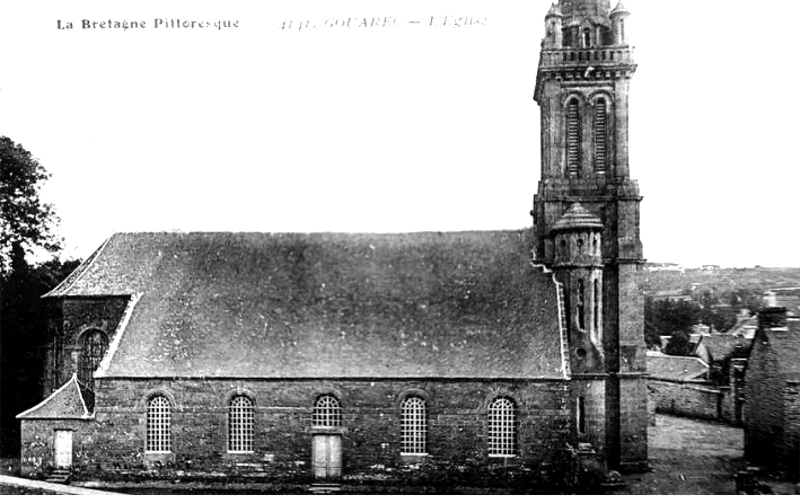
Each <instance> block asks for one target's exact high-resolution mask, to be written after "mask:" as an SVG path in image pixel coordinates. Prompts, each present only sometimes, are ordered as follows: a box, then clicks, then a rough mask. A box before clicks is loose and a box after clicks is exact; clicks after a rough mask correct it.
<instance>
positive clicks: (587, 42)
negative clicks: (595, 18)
mask: <svg viewBox="0 0 800 496" xmlns="http://www.w3.org/2000/svg"><path fill="white" fill-rule="evenodd" d="M583 46H584V47H590V46H592V32H591V31H590V30H589V29H588V28H587V29H584V30H583Z"/></svg>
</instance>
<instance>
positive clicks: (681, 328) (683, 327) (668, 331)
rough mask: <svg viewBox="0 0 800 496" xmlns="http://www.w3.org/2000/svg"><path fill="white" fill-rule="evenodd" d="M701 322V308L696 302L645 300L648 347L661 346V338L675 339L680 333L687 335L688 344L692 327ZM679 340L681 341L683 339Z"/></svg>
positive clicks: (648, 298) (649, 298)
mask: <svg viewBox="0 0 800 496" xmlns="http://www.w3.org/2000/svg"><path fill="white" fill-rule="evenodd" d="M699 321H700V308H699V306H698V305H697V304H696V303H694V302H689V301H671V300H660V301H655V300H653V299H652V298H651V297H647V298H645V303H644V328H645V340H646V342H647V344H648V346H657V345H660V344H661V336H672V337H673V339H674V337H675V336H676V334H680V333H682V334H684V335H685V337H686V341H687V343H688V340H689V334H690V333H691V332H692V326H693V325H695V324H697V323H698V322H699ZM678 339H679V341H680V339H681V338H678ZM688 353H691V350H689V351H688V352H687V354H688Z"/></svg>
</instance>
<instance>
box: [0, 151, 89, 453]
mask: <svg viewBox="0 0 800 496" xmlns="http://www.w3.org/2000/svg"><path fill="white" fill-rule="evenodd" d="M48 177H49V174H48V173H47V172H46V171H45V170H44V168H43V167H42V166H41V165H40V164H39V162H38V161H37V160H36V159H35V158H33V156H32V155H31V154H30V152H28V151H27V150H25V149H24V148H23V147H22V146H20V145H18V144H16V143H14V142H13V141H12V140H10V139H9V138H7V137H0V454H2V455H3V456H13V455H16V454H18V451H19V421H17V419H16V418H15V416H16V415H17V414H18V413H20V412H22V411H24V410H26V409H27V408H30V407H31V406H33V405H35V404H36V403H38V402H39V401H41V400H42V392H43V391H42V375H43V373H44V364H45V357H46V350H47V345H48V342H49V341H50V339H49V337H48V335H47V333H48V329H47V319H48V313H47V312H48V308H47V306H46V302H44V301H43V300H42V299H41V296H42V295H43V294H45V293H46V292H48V291H49V290H51V289H52V288H53V287H55V285H56V284H58V282H59V281H60V280H62V279H63V278H64V277H66V276H67V275H68V274H69V273H70V272H71V271H72V270H73V269H74V268H75V267H76V266H77V264H78V262H67V263H61V262H60V261H59V260H56V259H54V260H52V261H50V262H47V263H44V264H40V265H38V266H36V267H31V266H30V265H29V264H28V262H27V261H26V259H25V255H26V251H29V250H31V249H32V248H43V249H45V250H48V251H51V252H55V251H57V250H58V247H59V242H58V239H57V238H56V236H55V234H54V233H53V227H54V226H55V224H56V222H57V220H58V219H57V218H56V216H55V214H54V213H53V207H52V205H49V204H46V203H43V202H42V201H41V199H40V197H39V192H40V189H41V186H42V184H43V183H44V181H45V180H46V179H47V178H48Z"/></svg>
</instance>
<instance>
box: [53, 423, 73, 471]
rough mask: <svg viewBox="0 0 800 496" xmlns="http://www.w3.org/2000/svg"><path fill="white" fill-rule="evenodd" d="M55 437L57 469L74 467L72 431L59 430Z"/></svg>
mask: <svg viewBox="0 0 800 496" xmlns="http://www.w3.org/2000/svg"><path fill="white" fill-rule="evenodd" d="M55 436H56V437H55V450H56V468H70V467H72V431H65V430H57V431H56V434H55Z"/></svg>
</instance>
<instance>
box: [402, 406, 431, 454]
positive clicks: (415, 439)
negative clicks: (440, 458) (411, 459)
mask: <svg viewBox="0 0 800 496" xmlns="http://www.w3.org/2000/svg"><path fill="white" fill-rule="evenodd" d="M401 410H402V413H401V426H402V431H401V436H400V438H401V453H402V454H404V455H424V454H426V453H427V452H428V451H427V446H426V443H425V439H426V437H427V434H428V418H427V413H426V407H425V400H423V399H422V398H419V397H417V396H409V397H408V398H406V399H404V400H403V404H402V406H401Z"/></svg>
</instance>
